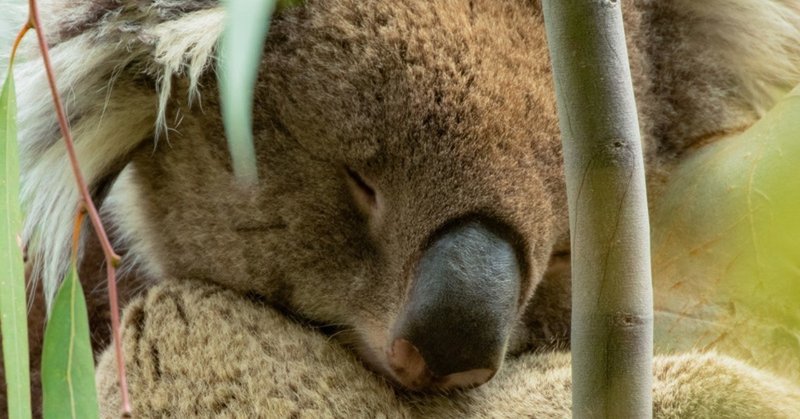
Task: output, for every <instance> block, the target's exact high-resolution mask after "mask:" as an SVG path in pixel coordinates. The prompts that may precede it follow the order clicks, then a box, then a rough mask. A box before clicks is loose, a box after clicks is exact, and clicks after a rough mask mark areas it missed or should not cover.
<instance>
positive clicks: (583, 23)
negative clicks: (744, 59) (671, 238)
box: [543, 0, 653, 419]
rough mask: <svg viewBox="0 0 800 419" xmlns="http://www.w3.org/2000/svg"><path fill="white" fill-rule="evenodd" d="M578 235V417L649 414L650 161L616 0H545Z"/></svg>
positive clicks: (575, 297)
mask: <svg viewBox="0 0 800 419" xmlns="http://www.w3.org/2000/svg"><path fill="white" fill-rule="evenodd" d="M543 8H544V16H545V25H546V27H547V37H548V43H549V47H550V55H551V58H552V65H553V74H554V80H555V86H556V94H557V98H558V113H559V120H560V127H561V135H562V141H563V146H564V165H565V174H566V179H567V195H568V200H569V218H570V234H571V240H572V275H573V284H572V294H573V295H572V359H573V363H572V378H573V390H572V392H573V394H572V401H573V417H576V418H587V417H591V418H614V419H616V418H649V417H652V412H653V407H652V374H653V373H652V371H653V370H652V357H653V292H652V284H651V270H650V232H649V225H648V214H647V199H646V191H645V181H644V162H643V158H642V147H641V140H640V135H639V124H638V120H637V113H636V102H635V100H634V96H633V87H632V84H631V75H630V68H629V65H628V53H627V48H626V44H625V36H624V32H623V25H622V12H621V8H620V2H619V1H608V0H606V1H602V0H574V1H555V0H545V1H544V2H543Z"/></svg>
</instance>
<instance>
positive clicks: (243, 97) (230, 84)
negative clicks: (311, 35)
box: [219, 0, 302, 183]
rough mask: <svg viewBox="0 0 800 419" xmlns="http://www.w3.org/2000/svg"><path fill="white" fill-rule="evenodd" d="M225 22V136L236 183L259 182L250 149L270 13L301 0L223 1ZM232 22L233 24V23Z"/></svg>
mask: <svg viewBox="0 0 800 419" xmlns="http://www.w3.org/2000/svg"><path fill="white" fill-rule="evenodd" d="M222 3H223V4H224V5H225V8H226V13H227V20H226V24H225V32H224V33H223V35H222V39H221V40H220V47H219V49H220V53H219V78H220V98H221V103H222V117H223V121H224V123H225V136H226V137H227V138H228V149H229V150H230V153H231V159H232V161H233V172H234V173H235V174H236V177H237V178H238V179H239V180H242V181H244V182H246V183H254V182H255V181H256V180H257V179H258V169H257V166H256V156H255V149H254V146H253V91H254V87H255V83H256V78H257V76H258V71H259V68H260V67H261V51H262V49H263V48H264V40H265V38H266V36H267V33H268V32H269V22H270V20H271V19H272V14H273V13H274V12H276V11H280V10H281V9H284V8H287V7H293V6H297V5H299V4H302V0H222ZM233 22H235V24H233Z"/></svg>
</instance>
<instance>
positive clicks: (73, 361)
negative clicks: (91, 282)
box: [42, 264, 99, 419]
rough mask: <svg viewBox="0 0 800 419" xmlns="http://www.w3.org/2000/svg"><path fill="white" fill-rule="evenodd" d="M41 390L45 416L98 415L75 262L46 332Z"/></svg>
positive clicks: (86, 416)
mask: <svg viewBox="0 0 800 419" xmlns="http://www.w3.org/2000/svg"><path fill="white" fill-rule="evenodd" d="M42 394H43V405H44V417H45V419H55V418H73V419H76V418H81V419H84V418H85V419H92V418H97V417H99V411H98V405H97V390H96V388H95V379H94V358H93V356H92V344H91V340H90V338H89V318H88V316H87V314H86V301H85V299H84V296H83V288H82V287H81V283H80V281H79V280H78V274H77V272H76V270H75V266H74V264H73V266H72V267H71V269H70V272H69V274H67V278H66V280H64V282H63V283H62V284H61V286H60V287H59V289H58V293H56V298H55V301H54V302H53V309H52V312H51V313H50V319H49V320H48V322H47V328H46V329H45V333H44V347H43V349H42Z"/></svg>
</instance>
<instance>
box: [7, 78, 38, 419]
mask: <svg viewBox="0 0 800 419" xmlns="http://www.w3.org/2000/svg"><path fill="white" fill-rule="evenodd" d="M16 114H17V108H16V100H15V94H14V77H13V75H12V72H11V69H10V68H9V70H8V75H7V77H6V80H5V83H3V89H2V92H0V199H2V203H0V214H2V219H1V220H0V331H2V335H3V366H4V369H5V380H6V388H7V390H6V391H7V392H8V398H7V399H8V417H9V418H11V419H22V418H30V417H31V393H30V373H29V372H28V369H29V367H30V362H29V360H28V323H27V318H26V310H25V309H26V303H25V270H24V266H23V261H22V248H21V239H20V234H21V232H22V212H21V210H20V204H19V155H18V151H17V126H16ZM0 409H2V407H0Z"/></svg>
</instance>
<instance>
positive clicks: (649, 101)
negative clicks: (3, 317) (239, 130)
mask: <svg viewBox="0 0 800 419" xmlns="http://www.w3.org/2000/svg"><path fill="white" fill-rule="evenodd" d="M623 9H624V16H625V25H626V32H627V38H628V48H629V55H630V57H631V71H632V75H633V82H634V88H635V92H636V97H637V103H638V108H639V114H640V119H641V127H642V133H641V135H642V141H643V145H644V148H645V154H646V155H645V159H646V163H647V167H648V175H649V176H650V177H651V178H652V179H654V180H653V181H651V184H652V186H653V187H652V188H651V192H650V194H651V195H652V196H657V190H658V188H657V184H658V181H659V179H663V178H664V177H666V176H668V175H669V168H670V167H671V165H672V164H673V163H674V162H675V161H678V160H679V159H680V158H681V157H682V156H683V155H685V153H686V152H687V151H689V150H691V149H693V148H695V147H698V146H700V145H702V144H703V143H706V142H709V141H715V140H717V139H719V138H722V137H724V136H725V135H726V134H729V133H734V132H738V131H741V130H742V129H744V128H746V127H748V126H749V125H751V124H752V123H753V122H755V121H756V120H757V119H758V118H759V117H760V116H761V115H762V114H763V113H764V112H765V111H766V110H768V109H769V107H770V106H771V105H772V104H773V103H774V101H775V100H776V99H777V98H778V97H779V96H780V94H781V92H785V91H787V90H788V89H789V88H790V87H792V86H793V85H794V84H796V83H797V82H798V81H800V2H798V1H795V0H761V1H758V2H752V1H750V0H710V1H706V2H693V1H689V0H661V1H651V0H635V1H631V2H626V3H625V4H624V5H623ZM44 10H45V11H46V12H47V13H46V14H45V16H46V24H47V26H46V27H47V28H48V31H49V36H50V42H51V44H52V54H53V61H54V63H55V70H56V73H57V74H58V77H59V83H60V89H61V90H62V92H63V94H64V97H65V100H66V108H67V110H68V112H69V115H68V116H69V119H70V124H71V126H72V127H73V130H74V133H75V138H76V141H77V150H78V153H79V158H80V161H81V164H82V167H83V170H84V173H85V174H86V177H87V179H88V180H89V182H90V186H91V188H92V191H93V194H94V196H95V197H96V198H97V199H98V201H99V202H101V203H102V215H103V218H104V220H105V221H106V222H107V223H109V225H111V226H112V227H113V228H112V237H113V239H114V242H115V245H116V246H117V247H118V248H119V249H122V252H123V253H124V255H125V257H124V260H123V267H122V270H121V277H122V278H121V282H120V286H121V287H122V288H123V289H124V291H123V294H125V293H128V292H129V293H135V291H136V290H138V289H141V288H146V287H148V286H149V285H151V284H154V283H157V282H160V281H169V280H174V279H180V280H194V281H203V282H208V283H214V284H218V285H222V286H223V287H226V288H229V289H233V290H236V291H238V292H241V293H244V294H247V295H251V296H253V297H255V298H259V299H263V300H264V301H266V302H268V303H270V304H272V305H274V306H276V307H279V308H281V309H282V310H284V311H285V312H286V313H287V314H289V315H291V316H295V317H297V318H299V319H302V320H304V321H308V322H311V323H312V324H314V325H317V326H319V327H322V328H323V329H325V330H330V331H331V332H332V334H333V335H334V336H336V338H337V339H338V340H339V341H340V342H342V343H343V344H344V345H346V346H347V347H349V348H352V350H353V351H355V353H356V354H358V356H359V357H360V358H361V359H362V360H363V362H364V364H365V365H366V366H367V367H369V368H370V369H372V370H374V371H376V372H377V373H379V374H381V375H383V376H385V377H387V378H388V379H389V380H391V381H392V382H394V383H395V384H397V385H398V386H400V387H403V388H407V389H411V390H451V389H458V388H467V387H474V386H477V385H480V384H483V383H485V382H487V381H488V380H490V379H491V378H492V377H493V376H494V375H495V374H496V373H497V371H498V370H499V369H500V368H501V365H502V363H503V359H504V358H505V357H506V355H508V354H509V353H514V352H518V351H520V350H524V349H526V348H527V349H529V348H530V347H531V346H535V345H534V343H536V342H541V341H542V340H548V339H549V340H553V339H556V340H558V339H562V340H563V338H566V337H568V332H569V307H570V305H569V261H568V258H569V254H568V250H567V249H568V248H569V243H568V220H567V206H566V192H565V186H564V174H563V162H562V152H561V140H560V137H559V130H558V124H557V115H556V105H555V94H554V87H553V78H552V74H551V69H550V62H549V57H548V48H547V40H546V37H545V31H544V22H543V19H542V11H541V5H540V3H539V2H538V1H531V0H504V1H497V0H434V1H430V0H402V1H385V2H381V1H377V0H369V1H363V0H308V1H307V2H305V3H304V4H303V5H300V6H297V7H293V8H288V9H286V10H282V11H281V12H280V13H278V14H277V15H276V17H275V18H274V19H273V22H272V24H271V27H270V30H269V36H268V39H267V43H266V46H265V48H264V55H263V60H262V65H261V70H260V74H259V77H258V82H257V84H256V88H255V103H254V114H253V120H254V126H253V131H254V137H255V149H256V155H257V161H258V175H259V178H258V182H257V183H256V184H253V185H245V184H242V183H240V182H238V181H237V179H236V178H235V177H234V176H233V173H232V168H231V161H230V156H229V154H228V149H227V143H226V137H225V131H224V127H223V122H222V120H221V117H220V101H219V97H218V93H217V92H218V83H217V79H216V77H215V74H214V71H213V68H214V65H215V58H214V57H215V46H216V42H217V40H218V38H219V36H220V34H221V33H222V29H223V27H224V22H225V20H224V11H223V10H222V8H221V6H220V5H219V4H218V2H216V1H214V0H204V1H193V0H171V1H162V0H155V1H148V2H141V1H138V2H136V1H128V0H118V1H113V2H108V1H96V0H71V1H70V2H67V3H66V4H65V3H63V2H61V3H59V2H53V3H52V4H48V5H46V7H45V9H44ZM752 28H758V31H753V30H752ZM17 80H18V82H17V83H18V86H19V87H18V90H19V91H20V92H25V94H24V95H21V97H20V101H19V102H20V105H19V108H20V124H19V125H20V136H21V138H20V139H21V157H22V188H23V192H22V193H23V202H24V205H25V208H26V212H27V218H26V222H25V232H24V237H23V239H24V240H25V242H26V243H28V245H29V252H30V258H31V260H32V261H33V272H32V275H31V276H32V277H33V278H39V277H41V278H42V283H43V285H44V293H45V295H46V296H48V298H50V297H52V295H53V294H54V290H55V287H56V285H57V283H58V278H59V277H60V276H61V275H62V274H63V272H64V270H65V266H66V264H67V261H68V255H69V243H70V240H69V236H70V233H71V230H72V220H73V218H74V216H75V210H74V209H75V208H76V206H77V202H78V195H77V192H76V190H75V187H74V186H73V183H74V182H73V180H72V177H71V175H70V174H69V166H68V164H67V160H66V157H65V156H64V154H63V145H62V144H61V142H60V134H59V132H58V130H57V126H56V124H55V121H54V119H53V118H52V116H51V112H52V111H51V108H50V102H49V97H48V95H47V93H46V84H45V79H44V76H43V75H42V74H41V70H40V67H39V63H38V62H36V61H31V62H30V63H26V64H24V65H22V66H20V67H19V68H18V69H17ZM86 235H87V236H88V234H86ZM95 247H96V246H95ZM91 249H92V246H84V249H83V253H82V254H83V257H84V261H85V260H93V261H94V263H91V264H89V265H91V266H90V267H89V268H86V269H84V275H83V276H84V280H87V278H91V277H92V272H89V271H93V272H96V271H97V266H98V265H97V255H96V254H97V251H96V249H95V250H94V251H92V250H91ZM93 252H94V256H92V253H93ZM86 265H87V264H86V263H84V265H83V266H84V267H86ZM87 281H88V283H89V284H93V283H94V282H93V280H91V279H88V280H87ZM95 282H97V281H95ZM89 288H91V287H89ZM103 298H104V297H103ZM90 301H91V299H90Z"/></svg>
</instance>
